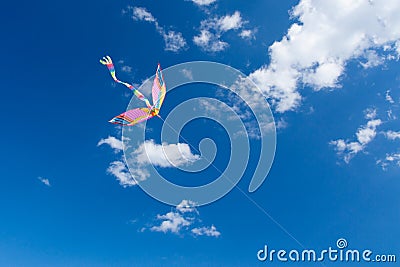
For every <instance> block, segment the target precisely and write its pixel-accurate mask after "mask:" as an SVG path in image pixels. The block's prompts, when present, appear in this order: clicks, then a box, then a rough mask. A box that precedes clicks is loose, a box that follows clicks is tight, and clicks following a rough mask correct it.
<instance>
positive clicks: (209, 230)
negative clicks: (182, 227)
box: [192, 225, 221, 237]
mask: <svg viewBox="0 0 400 267" xmlns="http://www.w3.org/2000/svg"><path fill="white" fill-rule="evenodd" d="M192 233H193V234H195V235H198V236H201V235H205V236H214V237H219V236H220V235H221V233H220V232H218V231H217V228H215V226H214V225H211V226H210V227H198V228H193V229H192Z"/></svg>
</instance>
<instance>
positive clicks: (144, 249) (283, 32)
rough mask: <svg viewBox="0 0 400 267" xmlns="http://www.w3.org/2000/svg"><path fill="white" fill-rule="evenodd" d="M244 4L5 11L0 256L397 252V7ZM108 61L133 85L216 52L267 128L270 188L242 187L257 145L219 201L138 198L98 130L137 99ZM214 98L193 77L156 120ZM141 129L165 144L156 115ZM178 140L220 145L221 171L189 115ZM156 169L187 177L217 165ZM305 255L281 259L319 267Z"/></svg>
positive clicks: (237, 258) (248, 257) (158, 260)
mask: <svg viewBox="0 0 400 267" xmlns="http://www.w3.org/2000/svg"><path fill="white" fill-rule="evenodd" d="M250 2H251V3H249V1H222V0H215V1H211V0H209V1H207V0H203V1H201V0H196V1H195V0H193V1H190V0H186V1H184V0H174V1H163V2H161V1H157V2H156V1H119V2H117V3H116V2H115V1H100V2H98V1H96V2H95V1H85V2H83V3H82V1H68V2H54V1H53V2H51V1H39V2H31V1H22V2H7V3H4V4H3V8H2V15H1V18H2V24H3V27H2V28H1V29H0V32H1V35H2V36H3V38H2V42H1V44H0V47H1V48H2V51H3V53H2V57H1V58H2V61H3V62H2V65H1V72H0V73H1V74H0V75H1V78H2V86H1V88H2V90H1V98H0V100H1V105H0V109H1V113H2V114H3V121H4V122H5V123H4V124H3V130H2V138H1V148H2V149H1V151H2V153H1V154H0V155H1V162H2V164H1V169H0V170H1V174H2V175H1V177H2V178H1V180H0V181H1V185H0V211H1V214H2V216H1V220H0V265H1V266H189V265H190V266H257V265H265V264H271V263H269V262H259V261H258V260H257V256H256V254H257V251H258V250H260V249H262V248H263V247H264V245H265V244H267V245H268V246H269V247H271V248H275V249H287V250H290V249H302V248H312V249H316V250H317V249H324V248H327V247H329V246H332V247H334V246H335V244H336V241H337V240H338V239H339V238H345V239H346V240H347V242H348V243H349V247H351V248H359V249H371V250H373V251H374V252H376V253H381V254H385V253H387V254H396V253H398V251H399V250H400V245H399V244H400V243H399V242H398V240H399V238H400V231H399V227H398V223H399V221H400V213H399V211H400V206H399V201H398V195H399V192H400V181H399V177H400V150H399V144H400V126H399V125H400V124H399V119H398V117H399V116H400V114H399V111H400V108H399V105H400V90H399V81H400V76H399V70H400V68H399V61H398V60H399V57H400V28H399V25H400V21H399V19H398V15H397V14H398V13H399V11H400V4H399V3H398V2H397V1H395V0H389V1H388V0H386V1H383V0H381V1H378V0H374V1H361V0H360V1H353V2H352V3H348V2H347V1H339V0H337V1H336V0H335V1H329V3H327V1H322V0H319V1H318V0H301V1H250ZM105 55H110V56H111V57H112V58H113V60H114V62H115V65H116V70H117V75H118V77H119V78H120V79H121V80H124V81H128V82H131V83H134V84H136V85H140V84H141V83H142V81H144V80H145V79H147V78H148V77H150V76H152V75H153V74H154V72H155V68H156V66H157V63H158V62H160V63H161V65H162V67H163V68H168V67H170V66H173V65H175V64H179V63H184V62H188V61H195V60H204V61H215V62H219V63H223V64H226V65H230V66H232V67H234V68H236V69H238V70H240V71H242V72H243V73H244V74H246V75H248V76H249V78H250V79H252V80H253V81H254V82H255V83H256V84H257V85H258V87H259V88H260V89H261V90H262V91H263V93H264V94H265V95H266V96H267V97H268V101H269V103H270V106H271V110H272V113H273V115H274V118H275V121H276V126H277V147H276V154H275V159H274V163H273V166H272V168H271V170H270V172H269V174H268V177H267V179H266V180H265V182H264V183H263V185H262V186H261V187H260V188H259V189H258V190H257V191H256V192H254V193H249V192H248V191H247V189H248V185H249V183H250V179H251V176H252V172H254V169H255V165H256V162H257V157H258V156H259V155H258V154H259V153H258V152H257V147H258V145H259V142H258V141H257V140H255V139H250V143H251V146H252V147H254V148H255V149H254V151H255V152H254V153H253V152H252V153H251V155H250V162H249V168H248V169H247V170H246V173H245V175H244V177H243V178H242V179H241V181H240V182H239V184H238V185H237V187H236V188H234V189H233V190H232V191H231V192H230V193H229V194H227V195H226V196H225V197H223V198H222V199H220V200H218V201H216V202H214V203H211V204H209V205H205V206H201V207H197V208H194V207H192V206H191V205H190V202H186V204H188V203H189V206H190V208H187V209H184V208H182V207H179V206H178V207H171V206H168V205H165V204H163V203H160V202H158V201H157V200H155V199H153V198H151V197H150V196H148V195H147V194H146V193H145V192H144V191H143V190H141V188H140V187H139V186H138V185H135V181H134V180H132V177H131V176H130V175H129V174H128V172H127V169H126V166H125V163H124V161H123V154H122V152H121V149H120V148H121V145H122V143H121V128H118V127H115V126H114V125H112V124H109V123H108V122H107V121H108V120H109V119H111V118H112V117H113V116H115V115H118V114H119V113H121V112H123V111H124V110H125V109H126V107H127V106H128V104H129V101H130V99H131V94H130V92H129V90H127V89H126V88H124V87H123V86H122V85H118V84H115V83H113V81H112V79H111V78H110V76H109V74H108V72H107V69H106V68H105V67H104V66H102V65H101V64H99V62H98V61H99V59H100V58H101V57H103V56H105ZM167 86H168V84H167ZM217 91H218V90H217V89H216V88H215V86H214V87H212V86H205V85H190V86H188V87H187V88H186V90H183V89H182V90H178V91H177V93H175V94H172V93H171V95H170V97H169V95H168V94H167V97H166V100H165V104H164V107H163V110H162V111H161V115H164V116H165V115H167V114H168V112H170V111H171V110H172V109H173V108H174V106H175V105H178V104H179V103H180V102H182V101H184V100H187V99H190V98H194V97H198V96H208V97H213V96H215V95H216V93H215V92H217ZM199 92H201V94H200V93H199ZM146 94H147V95H148V96H150V95H149V94H148V92H147V93H146ZM219 99H220V100H222V101H223V100H224V97H223V96H221V95H219ZM133 101H135V100H133ZM136 103H137V104H138V105H141V104H142V102H140V101H137V102H136ZM238 112H241V111H238ZM148 125H149V128H151V130H152V132H151V133H150V134H149V135H150V136H151V137H152V138H153V139H154V140H155V141H154V142H155V145H159V143H157V141H158V140H159V139H157V138H158V137H157V136H158V135H159V130H160V127H161V126H162V122H161V121H160V120H153V121H149V124H148ZM138 127H140V126H138ZM202 127H204V128H202ZM199 129H201V130H199ZM204 129H207V135H205V134H204V131H205V130H204ZM182 136H184V139H180V140H179V142H180V143H181V146H182V147H183V148H185V143H187V142H190V143H191V145H194V146H197V145H198V142H199V140H201V139H202V138H205V137H211V138H214V141H215V143H216V144H217V146H218V154H217V158H216V161H215V162H214V163H215V165H217V166H218V168H221V169H223V168H224V167H225V166H226V164H227V157H229V153H228V152H227V151H226V149H225V147H226V144H227V143H226V142H227V140H226V138H224V134H221V129H219V128H218V125H217V124H215V123H213V122H211V121H207V120H203V121H201V120H198V121H194V122H193V123H191V124H188V125H187V127H186V128H185V129H184V130H183V131H182ZM189 147H190V146H189V145H188V144H186V148H189ZM156 148H157V147H155V148H154V149H156ZM197 152H198V151H196V150H194V149H193V148H191V149H189V152H188V154H187V155H189V156H194V157H195V156H196V154H198V153H197ZM187 155H186V156H187ZM161 160H162V159H161ZM178 160H179V158H178ZM139 167H140V166H139ZM157 168H158V169H159V170H160V172H162V173H164V174H165V175H167V176H169V177H170V180H171V181H174V182H176V183H178V184H184V185H187V186H190V185H192V186H195V185H198V184H202V183H206V182H209V181H210V180H212V177H215V176H216V175H217V174H218V173H216V172H215V170H212V169H211V170H210V169H208V170H205V171H204V172H202V173H200V174H197V175H194V176H193V177H190V175H188V174H185V173H182V172H181V171H179V170H177V169H175V168H171V167H168V168H164V167H160V166H158V167H157ZM148 179H151V177H149V178H148ZM186 201H189V200H186ZM397 257H399V254H397ZM301 264H302V265H296V263H290V262H283V263H279V262H275V263H274V266H286V265H291V266H320V265H321V264H319V263H301ZM324 264H325V266H342V265H340V263H332V262H324ZM377 265H378V264H377ZM382 265H388V266H394V265H395V264H394V263H386V264H382ZM360 266H361V265H360Z"/></svg>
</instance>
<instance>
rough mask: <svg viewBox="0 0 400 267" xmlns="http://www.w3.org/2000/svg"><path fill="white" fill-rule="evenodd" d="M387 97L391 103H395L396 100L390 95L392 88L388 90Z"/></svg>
mask: <svg viewBox="0 0 400 267" xmlns="http://www.w3.org/2000/svg"><path fill="white" fill-rule="evenodd" d="M385 99H386V101H387V102H389V103H390V104H394V100H393V98H392V96H391V95H390V90H387V91H386V95H385Z"/></svg>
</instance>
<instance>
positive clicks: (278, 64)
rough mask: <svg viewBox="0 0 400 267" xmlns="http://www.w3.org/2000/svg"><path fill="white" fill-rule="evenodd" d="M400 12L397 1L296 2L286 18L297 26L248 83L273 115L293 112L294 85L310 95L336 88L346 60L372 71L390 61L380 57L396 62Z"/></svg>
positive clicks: (295, 102)
mask: <svg viewBox="0 0 400 267" xmlns="http://www.w3.org/2000/svg"><path fill="white" fill-rule="evenodd" d="M399 12H400V3H399V2H398V1H397V0H388V1H386V0H376V1H325V0H301V1H300V3H299V4H298V5H297V6H295V7H294V8H293V10H292V12H291V15H292V17H293V18H294V19H296V20H297V22H295V23H293V24H292V25H291V26H290V28H289V30H288V32H287V34H286V35H285V36H284V37H283V38H282V39H281V40H280V41H276V42H274V43H273V44H272V45H271V46H270V47H269V48H268V53H269V55H270V63H269V65H265V66H262V67H261V68H259V69H258V70H256V71H254V72H253V73H251V75H250V77H251V78H252V79H253V80H254V81H255V82H256V84H257V85H258V86H259V87H260V88H262V90H263V91H264V92H265V93H266V94H267V95H268V97H269V98H271V99H272V100H273V105H274V107H275V109H276V111H277V112H286V111H289V110H293V109H296V108H297V107H298V106H299V105H300V102H301V99H302V97H301V95H300V93H299V91H298V84H299V83H303V84H305V85H308V86H310V87H312V88H314V90H320V89H321V88H326V87H328V88H336V87H340V77H341V75H342V74H343V73H344V71H345V67H346V63H347V62H348V61H349V60H352V59H356V58H358V59H364V60H366V62H365V63H363V66H364V67H374V66H377V65H379V64H382V63H383V61H384V60H386V59H387V58H394V57H386V59H384V58H385V57H383V56H382V53H386V54H397V57H396V58H398V55H399V51H400V50H399V40H400V23H399V20H398V16H397V15H396V14H399ZM382 48H385V49H382ZM382 50H384V51H383V52H382Z"/></svg>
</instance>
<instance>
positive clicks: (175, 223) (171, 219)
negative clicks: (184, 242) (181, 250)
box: [150, 211, 191, 234]
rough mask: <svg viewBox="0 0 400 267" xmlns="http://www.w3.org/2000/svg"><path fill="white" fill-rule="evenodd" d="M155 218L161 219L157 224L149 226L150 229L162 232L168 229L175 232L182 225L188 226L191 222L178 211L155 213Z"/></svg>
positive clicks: (177, 231)
mask: <svg viewBox="0 0 400 267" xmlns="http://www.w3.org/2000/svg"><path fill="white" fill-rule="evenodd" d="M157 219H158V220H163V221H162V222H161V224H160V225H159V226H153V227H151V228H150V230H151V231H156V232H164V233H166V232H168V231H169V232H171V233H175V234H177V233H179V231H180V230H181V228H182V227H185V226H189V225H190V224H191V222H190V221H188V220H187V219H185V218H184V217H183V216H182V215H181V214H180V213H178V212H172V211H171V212H168V213H167V214H165V215H157Z"/></svg>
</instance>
